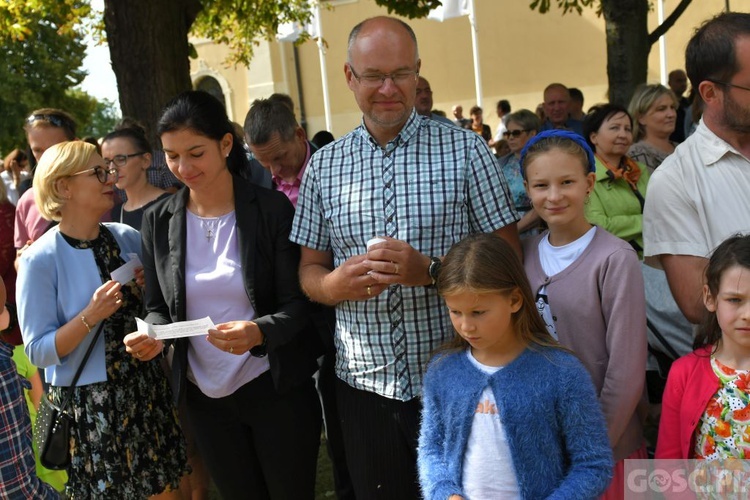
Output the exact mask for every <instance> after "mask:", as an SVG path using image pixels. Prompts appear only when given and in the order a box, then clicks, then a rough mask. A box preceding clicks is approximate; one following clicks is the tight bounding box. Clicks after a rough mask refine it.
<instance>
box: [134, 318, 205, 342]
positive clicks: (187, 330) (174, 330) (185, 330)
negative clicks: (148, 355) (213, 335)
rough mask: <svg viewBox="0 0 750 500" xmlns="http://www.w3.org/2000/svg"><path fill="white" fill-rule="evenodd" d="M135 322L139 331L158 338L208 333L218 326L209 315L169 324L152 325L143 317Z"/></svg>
mask: <svg viewBox="0 0 750 500" xmlns="http://www.w3.org/2000/svg"><path fill="white" fill-rule="evenodd" d="M135 324H136V326H137V327H138V333H146V334H148V336H149V337H151V338H154V339H158V340H164V339H179V338H183V337H197V336H198V335H208V330H209V329H211V328H216V325H214V322H213V321H211V318H210V317H208V316H206V317H205V318H201V319H194V320H192V321H178V322H177V323H171V324H169V325H150V324H148V323H146V322H145V321H143V320H142V319H141V318H135Z"/></svg>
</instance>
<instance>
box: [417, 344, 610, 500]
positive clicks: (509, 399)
mask: <svg viewBox="0 0 750 500" xmlns="http://www.w3.org/2000/svg"><path fill="white" fill-rule="evenodd" d="M488 384H489V385H490V386H491V387H492V392H493V393H494V395H495V400H496V403H497V407H498V410H499V412H500V417H501V419H502V423H503V427H504V429H505V432H506V434H507V436H508V444H509V446H510V452H511V456H512V457H513V465H514V467H515V470H516V474H517V479H518V485H519V488H520V492H521V496H522V497H523V498H530V499H534V500H536V499H540V498H564V499H569V498H576V499H584V498H596V497H598V496H599V495H600V494H601V493H603V492H604V491H605V490H606V488H607V486H608V485H609V482H610V480H611V478H612V473H613V461H612V451H611V449H610V446H609V439H608V437H607V428H606V424H605V423H604V417H603V415H602V412H601V409H600V408H599V402H598V401H597V399H596V395H595V394H594V387H593V385H592V383H591V379H590V378H589V375H588V373H587V372H586V369H585V368H584V367H583V366H582V365H581V363H580V362H579V361H578V360H577V359H576V358H575V357H574V356H573V355H571V354H569V353H567V352H565V351H562V350H559V349H553V348H542V347H535V348H534V350H532V349H526V350H525V351H524V352H523V353H522V354H521V355H520V356H519V357H518V358H516V359H515V360H513V361H512V362H511V363H509V364H508V365H507V366H505V367H504V368H503V369H501V370H498V371H497V372H496V373H494V374H493V375H487V374H485V373H483V372H482V371H480V370H479V369H478V368H476V367H475V366H473V365H472V364H471V362H470V361H469V360H468V359H467V357H466V353H465V352H464V351H461V352H454V353H450V354H445V355H439V356H437V357H436V358H434V359H433V360H432V361H431V362H430V364H429V366H428V369H427V374H426V375H425V379H424V387H423V395H422V397H423V403H424V409H423V412H422V427H421V433H420V436H419V457H418V466H419V481H420V484H421V487H422V492H423V494H424V497H425V499H427V500H437V499H440V500H446V499H447V498H448V497H450V496H451V495H463V492H462V480H461V478H462V470H461V467H462V465H463V456H464V452H465V450H466V444H467V442H468V439H469V431H470V430H471V424H472V421H473V418H474V410H475V408H476V405H477V402H478V401H479V398H480V396H481V394H482V391H483V390H484V388H485V387H487V385H488Z"/></svg>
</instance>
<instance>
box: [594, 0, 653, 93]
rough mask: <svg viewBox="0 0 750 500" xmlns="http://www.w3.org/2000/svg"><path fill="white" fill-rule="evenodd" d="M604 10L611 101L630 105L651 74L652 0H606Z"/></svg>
mask: <svg viewBox="0 0 750 500" xmlns="http://www.w3.org/2000/svg"><path fill="white" fill-rule="evenodd" d="M602 12H603V14H604V21H605V27H606V32H607V77H608V79H609V101H610V102H611V103H615V104H621V105H623V106H627V105H628V102H629V101H630V97H631V96H632V95H633V92H634V91H635V88H636V87H637V86H638V85H639V84H641V83H644V82H645V81H646V76H647V74H648V54H649V52H650V51H651V44H650V43H649V39H648V0H602Z"/></svg>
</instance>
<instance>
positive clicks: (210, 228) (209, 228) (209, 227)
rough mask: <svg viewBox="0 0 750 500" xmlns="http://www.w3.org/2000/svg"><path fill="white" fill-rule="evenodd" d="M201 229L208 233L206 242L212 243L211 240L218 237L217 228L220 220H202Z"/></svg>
mask: <svg viewBox="0 0 750 500" xmlns="http://www.w3.org/2000/svg"><path fill="white" fill-rule="evenodd" d="M200 221H201V227H202V228H203V230H204V231H205V232H206V240H207V241H211V239H212V238H213V237H214V236H216V226H217V224H218V223H219V218H218V217H216V218H213V219H204V218H201V220H200Z"/></svg>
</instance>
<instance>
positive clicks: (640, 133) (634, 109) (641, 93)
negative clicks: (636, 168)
mask: <svg viewBox="0 0 750 500" xmlns="http://www.w3.org/2000/svg"><path fill="white" fill-rule="evenodd" d="M663 95H668V96H669V97H670V98H671V99H672V102H673V103H674V108H675V111H676V110H677V108H678V107H679V106H680V103H679V101H678V100H677V96H675V95H674V92H672V91H671V90H669V89H668V88H667V87H665V86H664V85H660V84H658V83H656V84H654V85H648V84H643V85H640V86H639V87H638V88H637V89H635V93H634V94H633V97H632V98H631V99H630V104H629V105H628V112H629V113H630V116H631V117H632V118H633V143H636V142H638V141H641V140H643V138H644V137H646V129H645V128H644V127H643V126H642V125H641V124H640V123H638V121H639V120H640V119H641V117H642V116H644V115H645V114H646V113H648V110H649V109H651V106H653V105H654V103H655V102H656V100H657V99H659V98H660V97H661V96H663ZM676 126H679V127H681V126H682V124H681V123H678V124H677V125H676Z"/></svg>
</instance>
